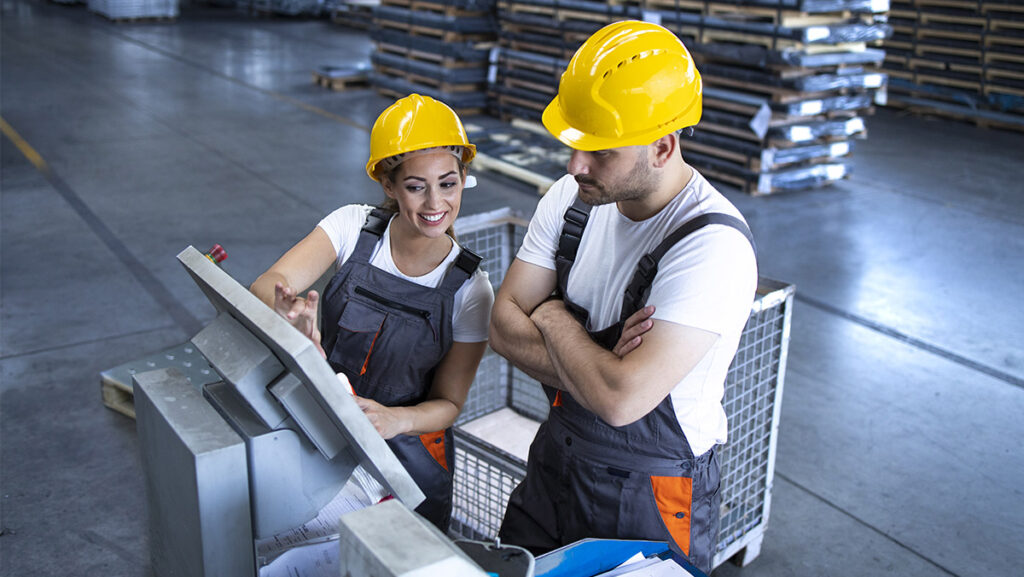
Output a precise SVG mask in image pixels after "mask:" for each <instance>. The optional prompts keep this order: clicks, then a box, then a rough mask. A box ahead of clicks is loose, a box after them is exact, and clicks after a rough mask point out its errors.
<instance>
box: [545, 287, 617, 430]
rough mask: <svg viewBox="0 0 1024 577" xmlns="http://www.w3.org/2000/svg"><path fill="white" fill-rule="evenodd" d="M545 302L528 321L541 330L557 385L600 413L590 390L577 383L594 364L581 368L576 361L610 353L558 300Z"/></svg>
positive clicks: (593, 410) (583, 378) (585, 378)
mask: <svg viewBox="0 0 1024 577" xmlns="http://www.w3.org/2000/svg"><path fill="white" fill-rule="evenodd" d="M545 306H546V307H547V308H546V310H545V311H544V313H543V314H538V315H535V316H534V317H531V322H532V323H533V325H534V326H535V327H537V330H538V332H540V334H541V338H542V339H543V340H542V342H543V343H544V345H545V348H546V349H547V355H546V356H547V358H548V361H549V362H550V363H551V366H552V369H553V370H554V372H555V375H556V376H557V378H558V380H559V382H560V383H561V385H562V386H561V387H559V388H561V389H562V390H564V391H567V392H568V393H570V394H571V395H572V396H573V399H575V400H576V402H578V403H579V404H580V405H582V406H583V408H585V409H587V410H589V411H591V412H594V413H598V414H600V413H599V411H597V410H595V409H596V408H597V407H595V406H594V405H593V404H592V403H591V401H590V399H589V397H590V396H591V393H592V391H587V390H585V389H584V388H583V387H582V386H581V383H583V382H587V380H588V379H587V377H586V373H588V372H589V371H590V370H592V369H595V368H596V367H595V366H590V367H585V368H584V367H581V366H580V364H581V362H586V361H594V362H597V361H598V360H599V357H601V356H602V355H605V354H611V353H609V352H608V351H606V350H604V349H602V348H601V347H600V346H599V345H597V343H595V342H594V340H593V339H591V338H590V335H589V334H587V331H586V329H584V328H583V326H582V325H580V324H579V322H578V321H577V320H576V319H575V318H573V316H572V315H571V314H570V313H569V311H568V310H566V309H565V306H564V305H563V304H562V303H561V302H560V301H559V302H558V303H551V304H547V305H545ZM539 308H540V307H538V309H539ZM587 351H589V352H587ZM581 353H582V354H581ZM590 380H593V379H590Z"/></svg>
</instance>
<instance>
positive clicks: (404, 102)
mask: <svg viewBox="0 0 1024 577" xmlns="http://www.w3.org/2000/svg"><path fill="white" fill-rule="evenodd" d="M427 148H444V149H448V150H449V151H450V152H452V153H453V154H455V155H456V156H459V157H461V159H462V162H463V163H468V162H469V161H471V160H473V157H474V156H476V146H474V145H472V144H470V143H469V138H468V137H467V136H466V129H465V128H464V127H463V126H462V121H461V120H459V116H458V115H457V114H455V111H454V110H452V109H451V108H449V107H448V105H447V104H445V103H443V102H441V101H439V100H435V99H433V98H431V97H429V96H421V95H419V94H410V95H409V96H406V97H405V98H402V99H399V100H397V101H396V102H395V103H394V104H392V105H391V106H389V107H387V108H386V109H385V110H384V112H381V113H380V116H378V117H377V121H376V122H374V123H373V128H372V129H371V130H370V160H369V161H368V162H367V163H366V174H368V175H370V178H372V179H374V180H376V181H378V182H379V181H380V178H381V176H382V175H383V174H385V173H386V172H387V171H388V170H389V169H390V168H393V167H394V166H397V165H398V164H399V163H400V161H401V160H402V158H403V157H404V156H405V155H406V154H407V153H410V152H413V151H416V150H423V149H427Z"/></svg>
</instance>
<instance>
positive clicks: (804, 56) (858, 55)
mask: <svg viewBox="0 0 1024 577" xmlns="http://www.w3.org/2000/svg"><path fill="white" fill-rule="evenodd" d="M883 60H885V50H879V49H877V48H867V49H864V50H858V51H853V50H836V51H835V52H822V53H814V54H811V53H807V52H804V51H801V50H781V51H769V54H768V63H769V64H788V65H790V66H799V67H801V68H820V67H824V66H839V65H850V64H862V65H863V64H874V65H877V66H881V65H882V61H883Z"/></svg>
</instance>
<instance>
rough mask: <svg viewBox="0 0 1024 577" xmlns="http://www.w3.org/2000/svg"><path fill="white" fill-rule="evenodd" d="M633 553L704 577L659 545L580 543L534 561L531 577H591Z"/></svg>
mask: <svg viewBox="0 0 1024 577" xmlns="http://www.w3.org/2000/svg"><path fill="white" fill-rule="evenodd" d="M637 553H643V555H644V557H654V556H657V557H661V558H663V559H672V560H673V561H675V562H676V563H677V564H678V565H679V566H680V567H682V568H683V569H686V570H687V571H689V572H690V573H691V574H693V576H694V577H707V574H705V573H704V572H703V571H701V570H700V569H697V568H696V567H694V566H693V565H691V564H690V563H689V562H688V561H687V560H686V559H685V558H683V557H681V556H679V555H677V554H676V553H675V552H673V551H672V550H671V549H669V546H668V544H667V543H665V542H663V541H626V540H621V539H582V540H580V541H577V542H575V543H572V544H571V545H566V546H565V547H561V548H559V549H555V550H554V551H551V552H549V553H545V554H543V555H541V556H540V557H537V561H536V565H535V566H534V576H535V577H591V576H592V575H596V574H598V573H602V572H604V571H609V570H611V569H614V568H615V567H617V566H618V565H620V564H621V563H622V562H624V561H625V560H626V559H629V558H630V557H632V556H633V555H636V554H637Z"/></svg>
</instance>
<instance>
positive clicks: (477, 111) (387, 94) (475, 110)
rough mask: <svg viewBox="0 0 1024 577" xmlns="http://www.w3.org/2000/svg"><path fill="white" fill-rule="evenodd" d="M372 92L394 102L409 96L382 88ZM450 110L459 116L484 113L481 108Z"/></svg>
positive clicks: (462, 107)
mask: <svg viewBox="0 0 1024 577" xmlns="http://www.w3.org/2000/svg"><path fill="white" fill-rule="evenodd" d="M374 90H375V91H377V94H380V95H381V96H385V97H387V98H393V99H395V100H398V99H400V98H405V97H406V96H409V93H407V92H400V91H398V90H392V89H390V88H387V87H384V86H374ZM451 109H452V110H454V111H455V112H456V113H457V114H458V115H459V116H473V115H476V114H483V113H484V112H485V110H484V109H483V108H478V107H466V106H451Z"/></svg>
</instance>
